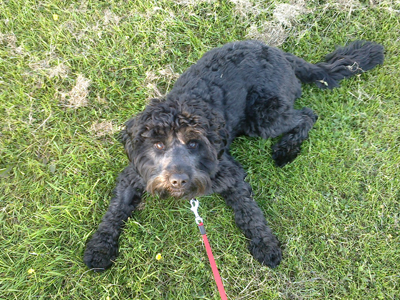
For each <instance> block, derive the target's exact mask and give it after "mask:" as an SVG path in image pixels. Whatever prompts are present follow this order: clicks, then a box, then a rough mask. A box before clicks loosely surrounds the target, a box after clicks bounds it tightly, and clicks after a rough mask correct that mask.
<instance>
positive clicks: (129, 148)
mask: <svg viewBox="0 0 400 300" xmlns="http://www.w3.org/2000/svg"><path fill="white" fill-rule="evenodd" d="M140 115H141V114H139V115H136V116H135V117H133V118H131V119H129V120H128V121H127V122H126V123H125V129H123V130H122V131H121V133H120V140H121V143H122V144H123V145H124V148H125V153H126V155H127V156H128V158H129V160H130V161H133V143H134V139H135V137H136V136H137V134H138V131H139V119H140Z"/></svg>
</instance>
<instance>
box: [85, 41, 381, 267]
mask: <svg viewBox="0 0 400 300" xmlns="http://www.w3.org/2000/svg"><path fill="white" fill-rule="evenodd" d="M383 59H384V55H383V47H382V46H381V45H379V44H376V43H371V42H365V41H356V42H354V43H352V44H350V45H348V46H347V47H344V48H338V49H337V50H336V51H335V52H333V53H331V54H329V55H328V56H327V57H326V61H325V62H321V63H317V64H310V63H308V62H306V61H304V60H303V59H301V58H298V57H296V56H294V55H292V54H290V53H285V52H282V51H281V50H279V49H276V48H271V47H268V46H266V45H264V44H262V43H261V42H257V41H242V42H235V43H230V44H227V45H225V46H223V47H221V48H216V49H213V50H211V51H209V52H207V53H206V54H205V55H204V56H203V57H202V58H201V59H200V60H199V61H198V62H197V63H196V64H195V65H193V66H191V67H190V68H189V69H188V70H187V71H186V72H185V73H184V74H182V76H180V78H179V79H178V80H177V82H176V83H175V86H174V88H173V89H172V91H171V92H170V93H169V94H168V95H167V96H166V98H165V99H154V100H152V101H151V103H150V104H149V105H148V106H147V107H146V108H145V110H144V111H143V112H141V113H140V114H138V115H137V116H135V117H134V118H132V119H130V120H129V121H128V122H127V123H126V129H125V130H124V131H123V132H122V140H123V143H124V146H125V150H126V153H127V155H128V158H129V160H130V164H129V165H128V166H127V167H126V168H125V170H124V171H123V172H122V173H121V174H120V176H119V178H118V182H117V187H116V188H115V196H114V197H113V198H112V200H111V203H110V206H109V209H108V211H107V213H106V214H105V216H104V217H103V219H102V222H101V223H100V225H99V228H98V230H97V231H96V232H95V234H94V235H93V237H92V238H91V240H90V241H89V242H88V244H87V247H86V251H85V254H84V262H85V263H86V265H87V266H88V267H89V268H94V269H97V270H103V269H106V268H108V267H110V266H111V264H112V262H113V260H114V259H115V258H116V257H117V254H118V238H119V235H120V233H121V228H122V225H123V222H124V221H126V220H127V218H128V217H129V216H130V215H131V213H132V211H133V210H134V209H135V207H136V206H137V205H138V204H139V203H140V201H141V198H142V195H143V193H144V192H145V191H147V192H149V193H152V194H159V195H160V196H161V197H168V196H173V197H176V198H186V199H190V198H192V197H196V196H201V195H204V194H209V193H219V194H221V195H222V196H223V197H224V198H225V201H226V203H227V204H228V205H229V206H230V207H232V209H233V211H234V213H235V221H236V224H237V226H238V227H239V228H240V229H241V230H242V231H243V232H244V234H245V236H246V237H247V238H248V239H249V241H250V244H249V249H250V252H251V253H252V255H253V256H254V257H255V258H256V259H257V260H258V261H259V262H260V263H262V264H264V265H267V266H269V267H275V266H277V265H278V264H279V262H280V261H281V256H282V255H281V250H280V248H279V242H278V240H277V238H276V237H275V236H274V235H273V234H272V232H271V229H270V228H269V227H268V225H267V222H266V220H265V218H264V216H263V213H262V211H261V209H260V208H259V207H258V206H257V203H256V202H255V201H254V200H253V198H252V190H251V187H250V185H249V184H248V183H247V182H246V181H245V180H244V178H245V172H244V170H243V169H242V167H241V166H240V165H239V164H238V163H237V162H236V161H235V160H234V159H233V158H232V157H231V156H230V154H229V151H228V149H229V146H230V144H231V142H232V140H233V139H234V138H235V137H236V136H238V135H240V134H245V135H249V136H260V137H262V138H269V137H277V136H280V135H282V138H281V140H280V141H279V142H278V143H277V144H276V145H274V146H273V159H274V160H275V163H276V164H277V165H278V166H284V165H285V164H287V163H289V162H291V161H292V160H293V159H294V158H295V157H296V156H297V155H298V154H299V152H300V146H301V143H302V142H303V141H304V140H305V139H306V138H307V137H308V131H309V130H310V129H311V128H312V126H313V124H314V123H315V121H316V120H317V116H316V115H315V114H314V112H313V111H312V110H311V109H309V108H303V109H301V110H296V109H294V108H293V104H294V101H295V100H296V99H297V98H298V97H300V96H301V84H300V81H302V82H308V83H311V82H314V83H315V84H317V86H319V87H320V88H333V87H336V86H338V81H339V80H341V79H343V78H345V77H349V76H352V75H354V74H358V73H360V72H363V71H366V70H369V69H372V68H373V67H375V66H376V65H378V64H382V63H383Z"/></svg>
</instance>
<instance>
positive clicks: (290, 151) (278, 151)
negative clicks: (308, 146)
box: [272, 141, 300, 167]
mask: <svg viewBox="0 0 400 300" xmlns="http://www.w3.org/2000/svg"><path fill="white" fill-rule="evenodd" d="M272 151H273V152H272V159H273V160H274V161H275V164H276V165H277V166H278V167H284V166H285V165H287V164H288V163H290V162H292V161H293V160H294V159H295V158H296V157H297V155H299V153H300V145H299V144H296V143H291V142H285V141H283V142H280V143H278V144H276V145H275V146H274V147H273V148H272Z"/></svg>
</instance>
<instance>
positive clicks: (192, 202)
mask: <svg viewBox="0 0 400 300" xmlns="http://www.w3.org/2000/svg"><path fill="white" fill-rule="evenodd" d="M199 205H200V203H199V200H197V199H196V198H193V199H192V200H190V206H191V207H190V210H191V211H192V212H193V213H194V216H195V217H196V218H195V221H196V224H197V225H199V224H200V223H203V219H202V218H201V217H200V216H199V213H198V212H197V209H198V208H199Z"/></svg>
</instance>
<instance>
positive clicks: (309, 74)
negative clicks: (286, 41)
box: [285, 41, 384, 89]
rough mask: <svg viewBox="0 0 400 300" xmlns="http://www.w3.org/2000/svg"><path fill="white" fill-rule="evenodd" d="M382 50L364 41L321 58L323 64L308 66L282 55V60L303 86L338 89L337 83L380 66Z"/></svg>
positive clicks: (295, 58) (287, 54) (378, 45)
mask: <svg viewBox="0 0 400 300" xmlns="http://www.w3.org/2000/svg"><path fill="white" fill-rule="evenodd" d="M383 52H384V48H383V46H382V45H380V44H377V43H374V42H367V41H355V42H352V43H351V44H349V45H348V46H346V47H341V48H338V49H336V51H334V52H332V53H330V54H328V55H327V56H326V57H325V62H320V63H317V64H315V65H314V64H311V63H308V62H306V61H305V60H303V59H301V58H299V57H297V56H295V55H293V54H290V53H285V58H286V59H287V60H288V61H289V62H290V63H291V64H292V67H293V69H294V71H295V74H296V77H297V78H299V79H300V80H301V81H302V82H304V83H312V82H314V83H315V84H316V85H317V86H318V87H320V88H329V89H332V88H334V87H337V86H339V81H340V80H342V79H343V78H347V77H350V76H353V75H356V74H359V73H362V72H364V71H368V70H370V69H372V68H374V67H375V66H376V65H379V64H383V60H384V54H383Z"/></svg>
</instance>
